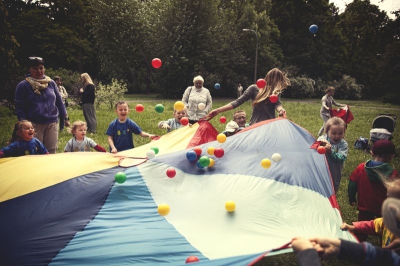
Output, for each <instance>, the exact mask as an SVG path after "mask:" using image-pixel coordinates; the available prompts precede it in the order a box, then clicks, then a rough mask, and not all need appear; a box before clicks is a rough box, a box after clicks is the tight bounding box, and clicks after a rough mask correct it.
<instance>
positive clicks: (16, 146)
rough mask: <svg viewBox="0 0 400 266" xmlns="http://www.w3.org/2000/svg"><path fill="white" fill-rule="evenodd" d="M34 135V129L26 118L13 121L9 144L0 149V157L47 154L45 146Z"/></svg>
mask: <svg viewBox="0 0 400 266" xmlns="http://www.w3.org/2000/svg"><path fill="white" fill-rule="evenodd" d="M34 135H35V129H34V128H33V126H32V123H31V122H29V121H28V120H21V121H18V122H17V123H15V125H14V130H13V133H12V137H11V139H10V145H8V146H7V147H4V148H2V149H0V158H3V157H18V156H23V155H28V154H31V155H33V154H48V153H49V152H48V151H47V149H46V147H45V146H44V145H43V144H42V143H41V142H40V141H39V140H38V139H37V138H34V137H33V136H34Z"/></svg>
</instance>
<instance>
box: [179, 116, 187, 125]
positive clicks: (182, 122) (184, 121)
mask: <svg viewBox="0 0 400 266" xmlns="http://www.w3.org/2000/svg"><path fill="white" fill-rule="evenodd" d="M179 122H181V125H182V126H186V125H187V124H189V118H187V117H182V118H181V120H180V121H179Z"/></svg>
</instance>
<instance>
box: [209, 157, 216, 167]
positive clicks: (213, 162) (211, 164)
mask: <svg viewBox="0 0 400 266" xmlns="http://www.w3.org/2000/svg"><path fill="white" fill-rule="evenodd" d="M214 164H215V161H214V159H213V158H210V164H209V165H208V168H211V167H213V166H214Z"/></svg>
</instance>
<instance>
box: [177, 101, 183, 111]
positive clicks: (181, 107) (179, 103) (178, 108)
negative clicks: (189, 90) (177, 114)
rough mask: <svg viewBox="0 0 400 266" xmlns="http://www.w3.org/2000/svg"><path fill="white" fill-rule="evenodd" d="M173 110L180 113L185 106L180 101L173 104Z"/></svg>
mask: <svg viewBox="0 0 400 266" xmlns="http://www.w3.org/2000/svg"><path fill="white" fill-rule="evenodd" d="M174 109H175V110H177V111H182V110H183V109H185V104H184V103H183V102H181V101H176V102H175V103H174Z"/></svg>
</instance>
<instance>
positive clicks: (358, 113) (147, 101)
mask: <svg viewBox="0 0 400 266" xmlns="http://www.w3.org/2000/svg"><path fill="white" fill-rule="evenodd" d="M125 98H126V100H127V101H128V102H129V105H130V108H131V113H130V115H129V116H130V118H131V119H132V120H134V121H135V122H136V123H137V124H138V125H139V126H140V127H141V128H142V130H144V131H145V132H148V133H152V134H156V135H163V134H165V133H166V131H165V130H161V129H158V128H157V124H158V122H159V121H161V120H167V119H168V118H171V117H172V112H173V104H174V102H175V101H176V100H180V99H176V100H164V99H161V98H157V97H156V96H155V95H127V96H126V97H125ZM230 101H231V99H214V101H213V108H217V107H219V106H222V105H225V104H226V103H228V102H230ZM337 101H338V102H340V103H347V104H349V105H350V109H351V111H352V113H353V114H354V117H355V120H354V121H352V122H351V123H350V124H349V125H348V129H347V132H346V138H345V139H346V140H347V142H348V143H349V156H348V159H347V160H346V162H345V165H344V171H343V179H342V182H341V185H340V189H339V192H338V194H337V200H338V203H339V206H340V211H341V213H342V216H343V220H344V221H346V222H352V221H356V220H357V214H356V209H355V208H353V207H351V206H350V205H349V204H348V200H347V183H348V177H349V175H350V173H351V172H352V171H353V170H354V169H355V168H356V166H357V165H358V164H360V163H361V162H364V161H366V160H368V159H370V155H369V154H368V153H365V152H363V151H360V150H356V149H354V148H353V145H354V142H355V141H356V139H357V138H358V137H360V136H363V137H366V138H369V131H370V129H371V127H372V122H373V120H374V119H375V117H377V116H378V114H382V113H390V114H395V115H397V116H400V107H399V106H394V105H389V104H382V103H380V102H377V101H347V102H346V101H344V100H337ZM139 103H140V104H143V105H144V107H145V110H144V112H142V113H137V112H135V106H136V104H139ZM159 103H161V104H163V105H164V107H165V111H164V112H163V113H161V114H159V113H157V112H155V110H154V107H155V105H156V104H159ZM283 105H284V107H285V109H286V111H287V118H288V119H290V120H292V121H293V122H295V123H296V124H298V125H300V126H302V127H303V128H305V129H306V130H308V131H309V132H310V133H311V134H312V135H314V136H316V134H317V132H318V130H319V128H320V127H321V126H322V120H321V118H320V117H319V109H320V100H319V99H305V100H301V101H296V100H293V99H283ZM239 108H240V109H243V110H245V111H246V113H247V117H248V121H249V120H250V116H251V104H250V102H247V103H245V104H244V105H242V106H240V107H239ZM239 108H238V109H239ZM234 111H235V110H232V111H228V112H225V113H224V114H221V115H224V116H226V117H227V118H228V121H229V120H230V119H231V118H232V115H233V113H234ZM68 113H69V116H70V119H71V122H73V121H75V120H83V121H84V117H83V114H82V110H81V109H80V108H79V107H75V108H73V107H70V108H68ZM96 113H97V122H98V125H97V132H98V133H97V134H96V135H94V136H90V137H92V138H93V139H94V140H95V141H96V142H97V143H98V144H100V145H101V146H103V147H105V148H106V149H107V150H108V144H107V136H106V135H105V132H106V130H107V127H108V125H109V123H110V122H111V121H112V120H113V119H115V118H116V114H115V112H114V110H110V109H109V108H107V107H106V106H101V107H100V108H96ZM219 116H220V115H219ZM219 116H218V117H219ZM0 117H1V124H0V129H1V132H2V133H1V135H0V145H1V146H5V145H6V143H7V141H8V139H9V138H10V137H11V131H12V127H13V124H14V123H15V121H16V117H15V116H14V114H13V113H12V112H10V111H9V110H8V109H6V108H5V107H0ZM210 122H211V123H212V124H213V125H214V127H215V128H216V129H217V130H218V131H219V132H222V131H223V130H224V125H223V124H221V123H220V122H219V120H218V118H214V119H212V120H211V121H210ZM399 130H400V126H398V127H396V129H395V132H394V134H393V136H394V139H393V142H394V143H395V145H396V147H397V149H396V151H397V154H400V153H399V152H400V150H399V147H400V146H399V145H400V133H399ZM71 137H72V135H71V134H68V133H67V132H65V131H64V132H61V133H60V136H59V147H58V151H57V152H62V151H63V149H64V146H65V144H66V143H67V141H68V140H69V139H70V138H71ZM134 142H135V146H140V145H143V144H146V143H148V142H149V139H147V138H141V137H140V136H136V135H135V136H134ZM392 164H393V165H394V166H395V168H397V169H400V158H399V157H398V156H397V157H395V158H394V159H393V160H392ZM298 235H301V231H299V232H298ZM369 241H370V242H372V243H374V244H376V245H379V244H380V242H379V238H378V237H370V238H369ZM257 265H258V266H260V265H296V262H295V258H294V255H293V254H284V255H278V256H274V257H267V258H264V259H263V260H261V261H260V262H259V263H257ZM323 265H351V264H344V263H343V262H338V261H335V260H330V261H324V262H323Z"/></svg>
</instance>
